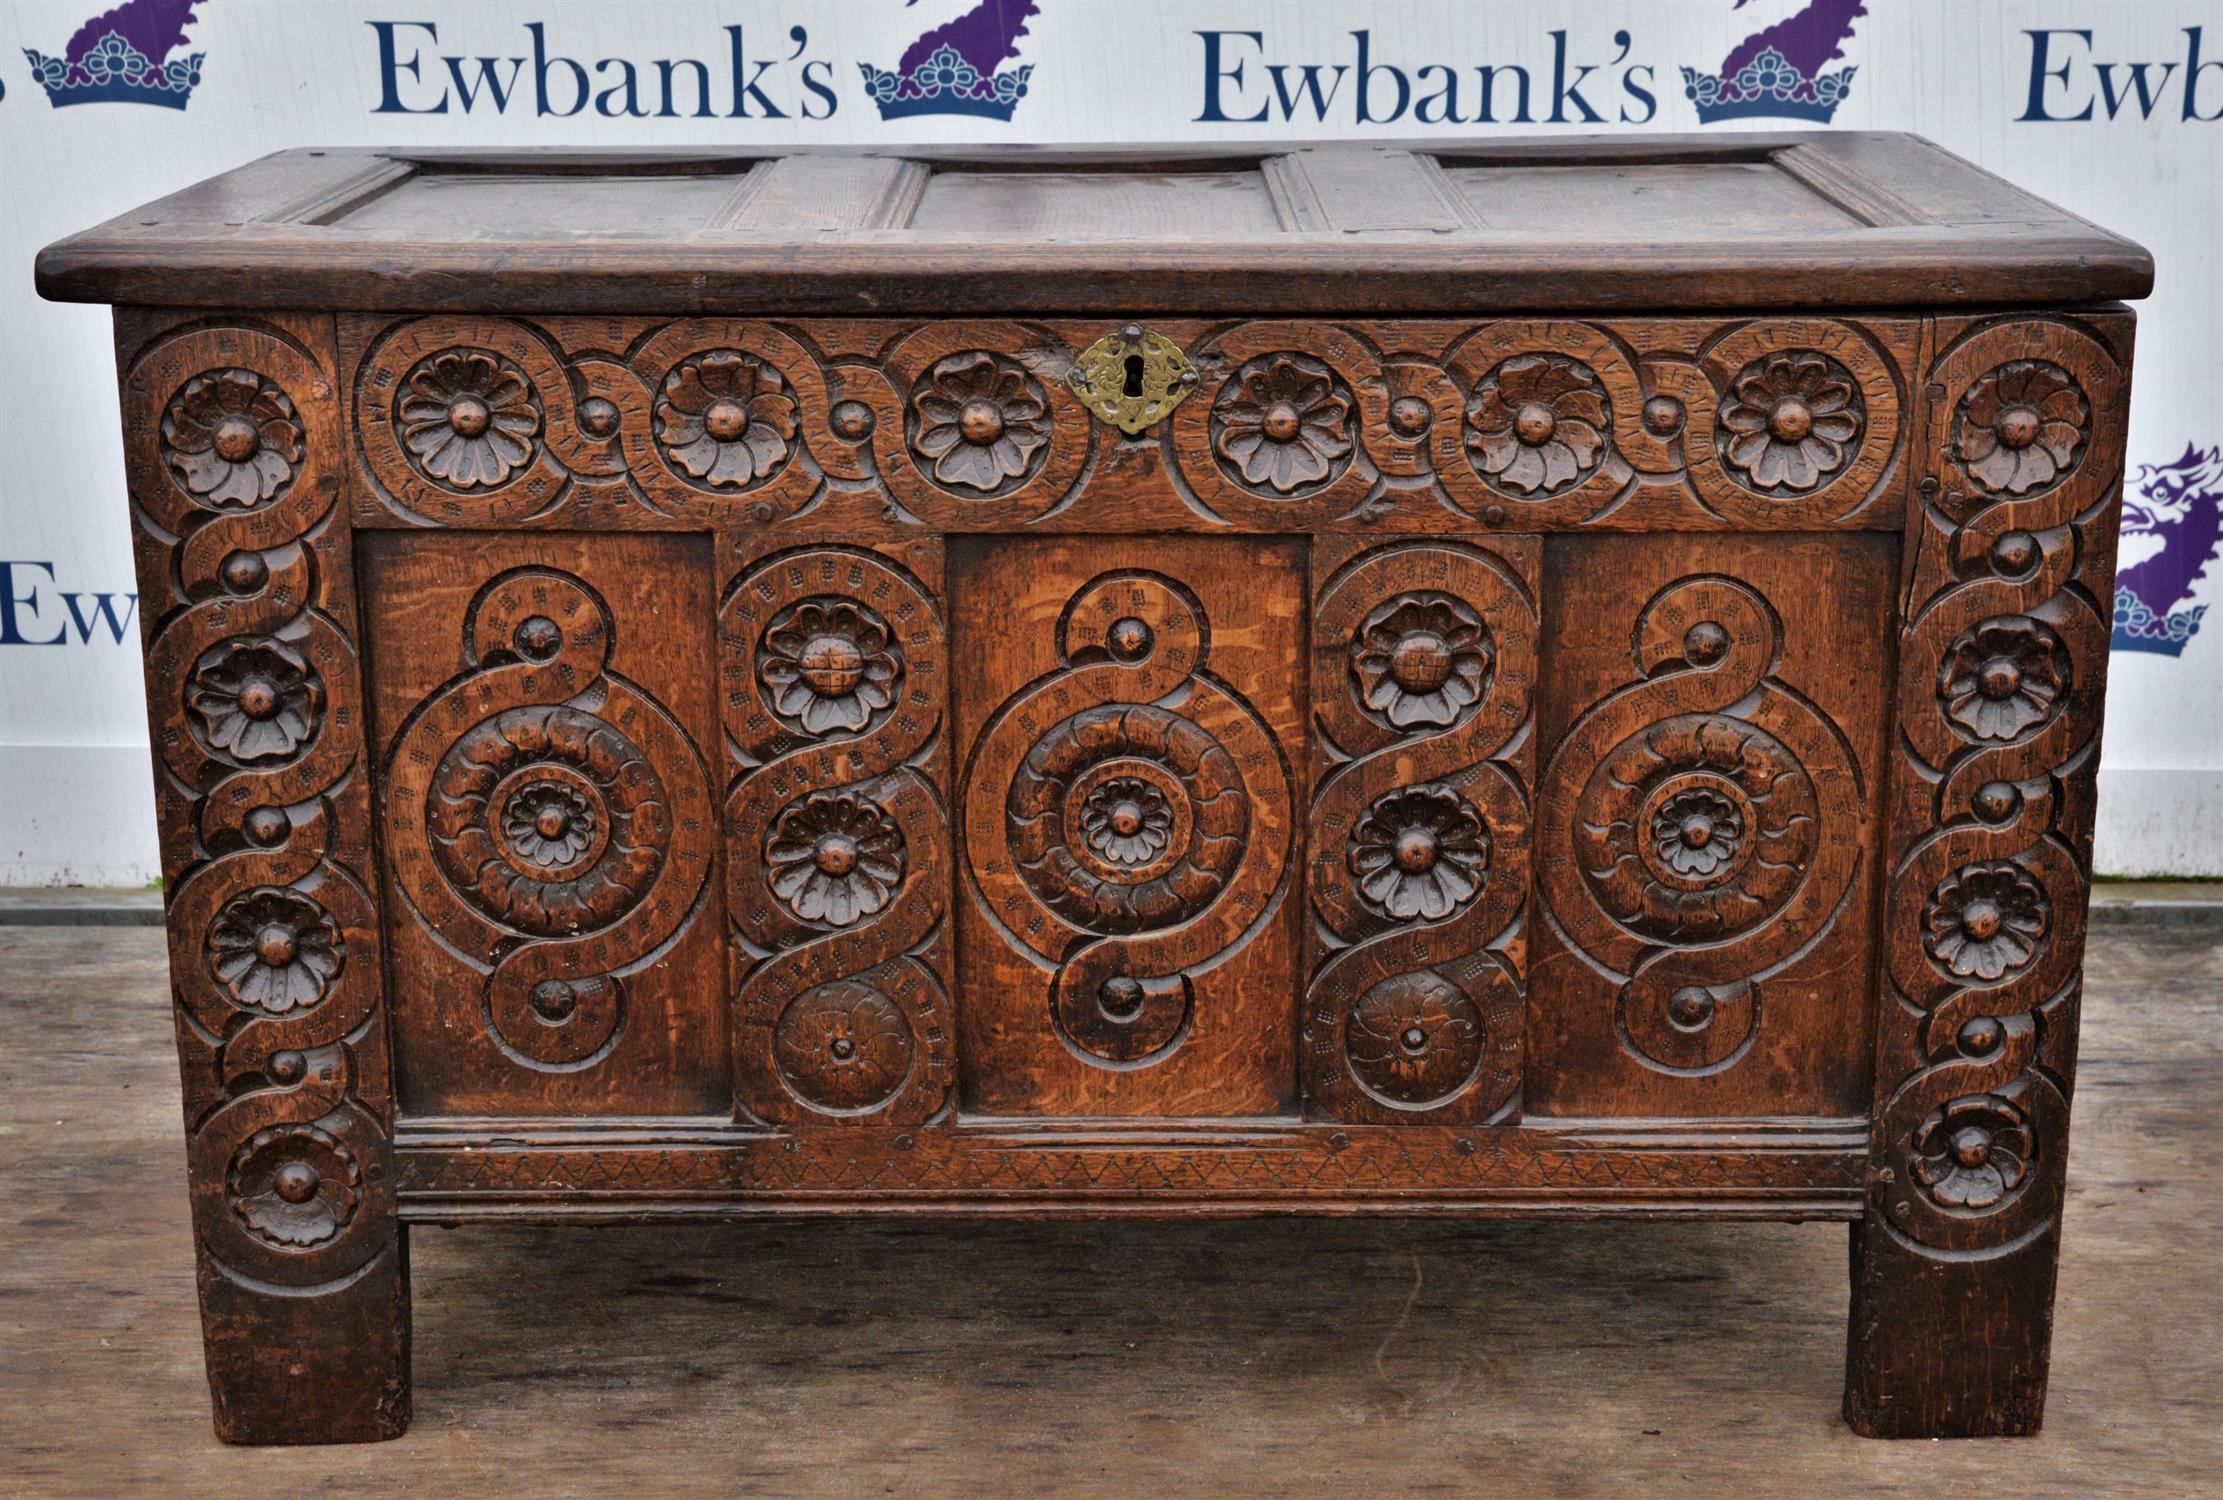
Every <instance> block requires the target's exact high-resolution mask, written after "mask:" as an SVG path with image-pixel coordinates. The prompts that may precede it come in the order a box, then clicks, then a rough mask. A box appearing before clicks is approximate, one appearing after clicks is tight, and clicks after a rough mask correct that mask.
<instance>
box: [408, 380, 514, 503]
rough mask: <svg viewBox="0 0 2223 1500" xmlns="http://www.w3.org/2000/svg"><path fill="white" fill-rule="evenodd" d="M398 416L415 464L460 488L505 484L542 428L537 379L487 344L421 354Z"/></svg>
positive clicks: (427, 475) (439, 481)
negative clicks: (533, 385)
mask: <svg viewBox="0 0 2223 1500" xmlns="http://www.w3.org/2000/svg"><path fill="white" fill-rule="evenodd" d="M394 414H395V417H396V419H397V424H396V425H397V427H398V429H399V432H400V436H401V443H402V448H403V450H404V451H405V452H406V453H407V454H408V456H409V461H410V463H412V464H413V465H415V466H416V469H417V471H418V472H419V473H420V474H422V475H424V476H425V478H427V479H430V480H432V481H433V482H434V483H436V484H441V485H445V486H447V487H449V488H451V489H459V490H474V489H491V488H494V487H496V486H498V485H502V484H506V483H508V482H509V479H510V477H511V476H512V475H514V474H515V473H516V472H517V471H518V470H519V469H521V468H523V467H524V466H525V465H526V464H527V463H529V462H531V460H532V457H533V446H534V440H535V438H536V437H537V435H538V434H539V432H540V406H539V402H538V399H537V397H536V395H535V393H534V391H533V388H532V382H531V381H530V380H528V379H527V378H526V376H525V374H524V372H523V371H522V370H519V369H518V368H517V367H516V366H515V365H512V364H510V363H509V362H508V361H507V360H505V359H503V358H502V356H500V355H499V354H496V353H494V352H493V351H492V350H488V349H444V350H441V351H440V352H438V353H436V354H433V355H431V356H429V357H427V358H425V359H422V360H419V361H418V362H417V364H416V365H415V366H414V367H413V368H412V369H411V370H410V371H409V373H408V375H407V376H406V377H405V378H404V380H403V382H402V389H401V392H400V394H399V395H398V396H397V397H396V400H395V409H394Z"/></svg>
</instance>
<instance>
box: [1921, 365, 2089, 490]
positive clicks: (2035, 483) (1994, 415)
mask: <svg viewBox="0 0 2223 1500" xmlns="http://www.w3.org/2000/svg"><path fill="white" fill-rule="evenodd" d="M2091 420H2092V408H2091V404H2090V402H2088V401H2087V400H2086V399H2085V395H2084V390H2083V387H2081V386H2080V385H2078V384H2077V381H2076V377H2075V376H2074V375H2071V374H2070V373H2069V372H2068V371H2067V370H2064V369H2062V368H2061V367H2060V366H2059V365H2057V364H2054V363H2053V362H2052V361H2050V360H2042V359H2019V360H2015V361H2013V362H2012V363H2010V364H2005V365H2001V366H1999V367H1998V368H1997V369H1994V370H1992V371H1991V372H1989V373H1988V374H1986V375H1985V376H1983V378H1981V379H1979V380H1978V381H1976V383H1975V384H1973V385H1971V386H1970V387H1969V388H1968V392H1967V394H1966V395H1964V396H1962V397H1961V401H1960V405H1959V407H1958V408H1956V409H1955V411H1954V413H1953V437H1952V448H1951V452H1952V457H1953V461H1954V462H1955V463H1956V464H1958V465H1959V466H1960V469H1961V472H1962V473H1964V474H1966V475H1967V476H1968V479H1969V482H1970V483H1971V484H1973V485H1975V486H1976V487H1977V488H1978V489H1980V490H1983V491H1985V492H1986V493H1988V494H1993V495H2027V494H2030V493H2031V492H2033V491H2035V490H2041V489H2044V488H2045V487H2047V486H2048V485H2051V484H2052V483H2054V482H2055V481H2056V480H2057V479H2059V478H2060V476H2061V475H2063V474H2065V473H2067V472H2068V471H2069V470H2070V469H2072V468H2074V467H2075V466H2076V461H2077V455H2078V454H2079V453H2080V452H2081V451H2082V450H2083V448H2084V446H2085V444H2086V441H2087V439H2088V437H2089V434H2090V430H2091Z"/></svg>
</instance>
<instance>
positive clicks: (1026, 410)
mask: <svg viewBox="0 0 2223 1500" xmlns="http://www.w3.org/2000/svg"><path fill="white" fill-rule="evenodd" d="M345 321H346V326H347V328H348V330H349V335H350V345H351V348H352V350H353V353H354V362H353V377H352V378H353V400H354V410H355V417H356V427H357V432H358V444H359V451H360V459H361V465H362V472H363V475H364V478H365V480H366V484H365V487H364V494H365V497H366V505H367V506H368V507H369V508H370V510H372V511H376V512H379V513H382V519H384V520H390V519H391V518H392V517H393V516H394V515H396V514H398V515H399V516H400V517H401V518H402V519H404V520H405V521H406V522H408V523H409V524H413V525H424V524H431V525H444V526H487V525H497V524H498V525H537V526H576V525H580V524H582V523H583V521H584V520H585V519H587V518H590V517H591V518H592V521H593V523H594V524H595V525H597V526H603V527H621V528H631V529H643V530H652V529H671V528H686V529H699V528H702V527H705V526H715V525H721V524H728V523H735V522H746V523H749V524H752V525H781V524H794V523H802V524H803V525H807V526H809V527H810V529H811V531H812V532H813V534H832V533H835V532H838V533H841V534H845V535H856V534H862V533H872V534H883V535H886V534H900V533H902V532H904V531H907V530H908V531H913V532H935V531H939V532H955V531H988V532H995V531H1009V530H1014V529H1018V528H1022V527H1030V528H1048V529H1058V530H1066V531H1089V530H1098V531H1108V530H1118V531H1127V530H1139V529H1155V528H1158V527H1167V528H1172V529H1186V528H1189V527H1192V526H1193V525H1194V524H1195V523H1196V522H1197V521H1198V520H1199V519H1201V520H1203V521H1205V522H1206V523H1207V524H1209V525H1213V526H1225V527H1230V528H1234V529H1236V530H1242V531H1255V532H1283V533H1285V532H1312V531H1324V530H1336V529H1349V528H1358V527H1382V528H1385V529H1389V530H1394V531H1438V532H1458V531H1466V530H1470V529H1471V527H1472V526H1473V524H1474V523H1476V522H1480V523H1482V524H1485V525H1489V526H1507V527H1513V528H1515V529H1519V530H1560V529H1569V528H1576V527H1602V528H1617V529H1638V530H1646V529H1673V528H1689V529H1729V528H1743V529H1778V530H1811V529H1825V528H1836V527H1865V526H1874V525H1879V524H1881V525H1890V524H1892V523H1894V522H1896V521H1897V520H1898V519H1899V512H1898V509H1897V506H1898V503H1899V494H1900V489H1901V486H1900V485H1899V484H1897V483H1896V482H1895V481H1896V478H1897V476H1898V474H1899V473H1900V463H1901V457H1902V455H1901V449H1902V447H1903V436H1904V432H1903V427H1904V424H1903V422H1902V420H1901V412H1902V410H1903V408H1904V406H1905V399H1904V393H1905V390H1906V388H1907V382H1906V378H1905V374H1904V371H1905V368H1906V365H1907V363H1908V362H1909V361H1910V360H1911V358H1912V348H1913V336H1912V329H1913V327H1914V325H1913V324H1912V322H1911V321H1909V320H1884V321H1882V322H1855V321H1848V320H1843V319H1829V318H1796V317H1789V318H1786V317H1775V318H1760V319H1736V320H1732V321H1726V322H1706V321H1701V320H1692V319H1672V318H1656V319H1647V318H1627V319H1619V320H1615V321H1613V322H1610V323H1595V322H1585V321H1579V320H1575V319H1567V318H1556V319H1526V318H1509V319H1504V320H1500V321H1496V322H1488V323H1482V324H1474V323H1469V322H1455V321H1444V320H1402V321H1397V322H1388V323H1378V322H1368V321H1354V322H1348V323H1328V322H1321V321H1313V320H1288V321H1280V320H1253V321H1249V322H1238V323H1234V324H1227V325H1218V326H1213V325H1205V324H1197V323H1189V322H1176V323H1172V324H1167V325H1165V333H1164V335H1163V336H1166V337H1168V338H1169V339H1173V340H1177V341H1178V346H1179V347H1180V348H1182V349H1185V350H1186V351H1188V353H1189V355H1191V356H1193V360H1194V368H1193V369H1192V370H1190V371H1188V372H1187V374H1186V376H1185V377H1184V378H1190V377H1193V381H1194V384H1193V386H1190V385H1184V386H1183V387H1182V389H1183V390H1190V389H1193V390H1194V392H1195V395H1196V399H1194V400H1181V401H1167V402H1165V403H1162V405H1163V406H1164V407H1165V409H1166V414H1165V415H1163V416H1161V417H1160V418H1159V419H1158V420H1157V421H1156V422H1154V423H1152V424H1149V425H1145V426H1143V427H1142V428H1140V430H1138V431H1137V432H1136V433H1134V434H1132V435H1129V436H1125V437H1122V436H1121V435H1120V434H1119V433H1118V432H1116V431H1114V430H1112V429H1109V428H1107V427H1105V426H1103V424H1101V423H1098V422H1096V421H1095V420H1094V419H1093V418H1092V417H1091V415H1090V409H1089V406H1088V397H1087V396H1086V394H1085V391H1086V390H1087V389H1088V388H1089V387H1088V386H1087V384H1086V382H1085V381H1084V382H1083V385H1082V387H1081V388H1080V389H1076V388H1075V386H1074V384H1073V381H1072V378H1071V377H1072V376H1073V374H1074V371H1075V369H1076V367H1077V365H1078V364H1079V362H1081V360H1082V358H1083V355H1084V354H1085V353H1086V352H1087V351H1088V350H1089V349H1091V348H1092V347H1094V346H1095V345H1096V344H1097V343H1098V342H1099V341H1100V340H1101V339H1102V338H1103V337H1105V336H1107V334H1112V333H1116V332H1117V331H1116V330H1107V329H1106V328H1105V327H1103V326H1101V325H1099V324H1096V323H1090V322H1086V321H1078V320H1061V321H1050V322H1017V321H1011V320H995V319H969V320H954V319H953V320H946V321H938V322H929V323H923V324H920V323H893V322H875V321H871V320H862V319H835V320H807V319H806V320H800V321H797V322H793V323H780V324H772V323H766V322H758V321H752V320H746V319H737V318H690V319H682V320H677V321H663V322H659V321H655V320H650V319H643V318H625V319H611V318H543V319H539V320H535V321H529V322H528V321H525V320H521V319H506V318H498V317H490V316H436V317H424V318H416V319H408V320H402V321H398V322H397V321H393V320H388V319H377V318H371V317H368V316H363V317H350V318H348V319H347V320H345ZM1160 336H1161V335H1160V334H1159V333H1153V334H1152V337H1160ZM1122 347H1124V346H1122ZM1168 347H1174V345H1173V344H1172V343H1170V342H1169V344H1168ZM2057 376H2058V377H2059V378H2066V377H2065V375H2062V373H2061V372H2060V371H2059V370H2058V369H2057V368H2056V369H2055V370H2054V371H2053V372H2051V373H2049V372H2048V371H2044V370H2038V369H2036V368H2035V367H2033V368H2032V369H2031V370H2030V371H2027V372H2005V373H2004V374H2003V376H2002V379H2003V381H2004V382H2005V383H2004V384H2003V385H1998V386H1997V387H1996V388H1986V389H1985V390H1982V391H1971V392H1970V393H1969V399H1970V401H1971V402H1972V403H1973V406H1972V407H1971V410H1972V412H1974V413H1976V415H1974V416H1972V417H1969V418H1968V419H1967V420H1970V421H1974V422H1975V423H1976V426H1975V427H1972V428H1970V429H1969V430H1970V432H1971V433H1972V434H1978V435H1976V436H1971V437H1970V438H1969V441H1970V442H1972V443H1978V444H1981V443H1982V442H1983V441H1985V440H1984V439H1983V438H1982V437H1981V436H1980V433H1981V431H1988V429H1987V428H1984V427H1983V422H1984V420H1986V419H1985V418H1984V417H1983V415H1982V414H1983V413H1986V412H1992V411H1994V410H1995V409H1997V410H2003V409H2006V407H2007V406H2010V405H2014V404H2015V403H2017V402H2021V403H2022V406H2018V407H2017V408H2016V409H2018V410H2020V409H2022V408H2023V407H2025V406H2026V407H2028V408H2029V409H2030V410H2032V411H2034V412H2036V411H2042V412H2043V413H2045V415H2043V416H2042V417H2041V418H2039V424H2040V428H2041V429H2042V431H2040V432H2039V433H2038V434H2037V436H2036V438H2035V440H2034V442H2032V443H2028V444H2025V445H2024V446H2023V447H2021V448H2013V449H2010V448H2008V447H2005V446H2003V445H2000V444H1994V445H1993V446H1992V447H1991V448H1989V449H1987V450H1986V451H1985V453H1984V454H1983V455H1982V456H1981V457H1978V458H1974V459H1971V460H1970V461H1971V462H1973V463H1976V464H1979V465H1981V466H1982V468H1983V470H1984V471H1985V472H1987V473H1990V472H1996V473H1997V474H1998V475H1999V476H2000V477H1999V481H1998V482H1999V483H2001V484H2003V485H2013V484H2017V483H2029V482H2034V481H2031V480H2027V479H2025V478H2022V477H2020V476H2023V475H2026V474H2034V473H2035V472H2036V469H2035V467H2034V466H2035V465H2038V464H2040V463H2046V462H2052V461H2053V460H2052V459H2051V458H2050V457H2049V455H2050V454H2051V453H2052V452H2053V451H2054V450H2055V448H2056V447H2057V445H2058V444H2059V442H2060V436H2059V430H2058V429H2059V426H2060V424H2061V423H2062V422H2063V421H2064V420H2067V418H2066V417H2064V416H2063V415H2062V414H2063V413H2066V412H2068V411H2069V410H2070V408H2071V406H2072V405H2073V403H2074V402H2075V401H2076V400H2077V399H2078V398H2077V397H2076V395H2075V393H2074V392H2073V391H2072V390H2069V389H2068V388H2066V387H2061V388H2059V389H2056V386H2055V381H2056V379H2057ZM2033 393H2034V394H2033ZM226 402H229V403H231V405H225V404H224V403H226ZM235 407H236V408H237V409H236V410H235V409H234V408H235ZM226 421H230V422H232V423H233V424H234V427H235V428H237V429H238V431H236V432H235V433H234V435H233V437H232V438H230V439H228V441H231V442H234V443H238V442H241V441H244V437H243V433H244V431H245V430H246V428H247V427H250V426H251V427H253V428H254V429H255V430H256V431H258V432H259V433H262V434H263V436H262V437H261V440H260V442H261V446H260V447H259V449H258V452H257V455H256V456H255V457H254V459H253V460H252V461H251V463H249V464H248V465H247V466H246V467H244V468H242V467H241V466H240V465H239V464H237V463H233V462H231V461H229V460H225V459H223V458H222V457H221V455H220V453H218V451H217V448H216V438H215V428H216V427H217V426H218V425H221V424H222V423H224V422H226ZM287 421H288V419H287V417H286V416H285V413H284V412H283V410H281V409H280V408H279V407H278V406H276V405H274V404H273V402H272V398H271V396H270V394H269V393H266V392H259V391H257V390H254V389H252V388H250V387H247V386H242V385H239V384H237V383H236V382H234V383H233V384H224V383H222V382H221V381H216V382H214V383H212V384H211V385H209V386H208V387H207V388H205V389H202V390H198V391H195V392H192V393H189V394H188V397H187V398H186V399H185V401H184V404H183V405H182V406H181V407H180V409H179V412H178V420H177V422H176V424H175V425H176V430H177V434H178V441H180V442H182V443H184V444H186V445H187V446H186V447H183V448H179V449H178V450H177V453H178V458H177V460H176V461H177V462H180V463H184V464H188V465H189V466H190V467H191V469H192V472H193V474H194V475H195V479H194V481H193V482H196V483H203V484H207V485H209V486H211V492H212V493H214V492H216V491H217V490H218V489H221V492H222V493H223V494H225V495H227V496H232V495H240V494H245V493H248V492H249V491H250V490H252V489H253V488H254V487H256V486H260V485H264V484H276V483H282V482H283V479H282V476H281V473H280V470H281V469H282V467H283V462H284V461H283V460H282V458H281V457H280V455H282V454H283V453H284V452H285V451H286V448H287V441H286V423H287ZM2002 455H2006V456H2002ZM366 513H369V512H368V511H367V512H366ZM806 517H807V518H809V519H808V520H806V519H805V518H806ZM1138 520H1139V521H1140V522H1141V524H1139V525H1138Z"/></svg>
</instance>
